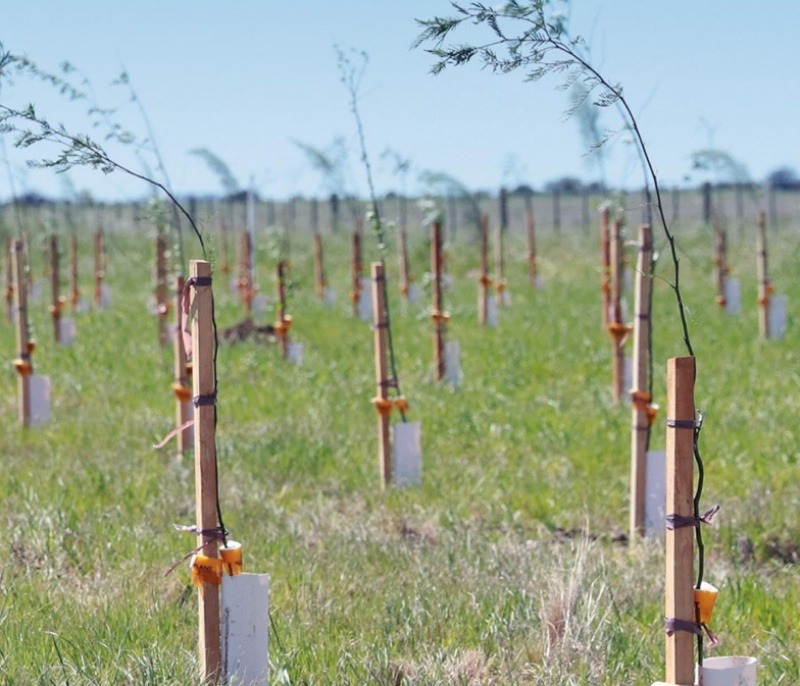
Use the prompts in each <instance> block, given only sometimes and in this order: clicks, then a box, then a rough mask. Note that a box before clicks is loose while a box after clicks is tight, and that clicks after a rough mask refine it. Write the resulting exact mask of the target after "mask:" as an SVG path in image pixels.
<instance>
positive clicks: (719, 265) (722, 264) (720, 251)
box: [714, 226, 728, 307]
mask: <svg viewBox="0 0 800 686" xmlns="http://www.w3.org/2000/svg"><path fill="white" fill-rule="evenodd" d="M727 278H728V235H727V232H726V231H725V229H723V228H722V227H720V226H715V227H714V281H715V283H716V285H717V295H716V298H715V301H716V303H717V305H719V306H720V307H725V306H726V305H727V304H728V299H727V297H726V294H725V293H726V289H725V282H726V281H727Z"/></svg>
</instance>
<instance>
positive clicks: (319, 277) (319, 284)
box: [314, 231, 327, 300]
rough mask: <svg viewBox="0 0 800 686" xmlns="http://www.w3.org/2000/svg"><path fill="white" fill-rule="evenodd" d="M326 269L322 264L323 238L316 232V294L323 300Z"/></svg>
mask: <svg viewBox="0 0 800 686" xmlns="http://www.w3.org/2000/svg"><path fill="white" fill-rule="evenodd" d="M326 285H327V284H326V281H325V267H324V265H323V262H322V236H320V235H319V231H315V232H314V294H315V295H316V296H317V298H319V299H320V300H322V298H323V297H324V296H325V286H326Z"/></svg>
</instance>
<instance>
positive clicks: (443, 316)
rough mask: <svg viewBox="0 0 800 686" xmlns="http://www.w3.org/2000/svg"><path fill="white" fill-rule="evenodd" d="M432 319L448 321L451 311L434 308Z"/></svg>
mask: <svg viewBox="0 0 800 686" xmlns="http://www.w3.org/2000/svg"><path fill="white" fill-rule="evenodd" d="M431 319H433V321H435V322H446V321H447V320H448V319H450V313H449V312H444V311H442V310H434V311H433V312H431Z"/></svg>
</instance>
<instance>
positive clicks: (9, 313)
mask: <svg viewBox="0 0 800 686" xmlns="http://www.w3.org/2000/svg"><path fill="white" fill-rule="evenodd" d="M13 251H14V241H13V240H12V238H11V236H6V259H5V265H6V321H7V322H9V323H11V322H13V321H14V254H13Z"/></svg>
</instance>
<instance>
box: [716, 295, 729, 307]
mask: <svg viewBox="0 0 800 686" xmlns="http://www.w3.org/2000/svg"><path fill="white" fill-rule="evenodd" d="M714 302H715V303H717V305H719V306H720V307H725V306H726V305H727V304H728V299H727V298H726V297H725V296H724V295H718V296H717V297H716V298H714Z"/></svg>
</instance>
